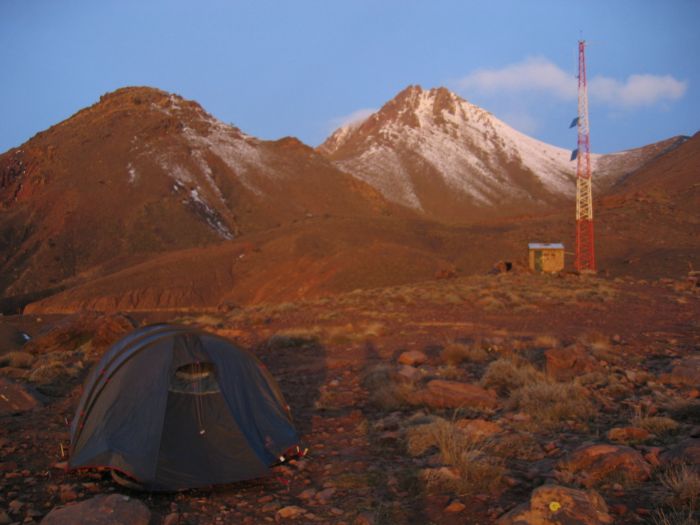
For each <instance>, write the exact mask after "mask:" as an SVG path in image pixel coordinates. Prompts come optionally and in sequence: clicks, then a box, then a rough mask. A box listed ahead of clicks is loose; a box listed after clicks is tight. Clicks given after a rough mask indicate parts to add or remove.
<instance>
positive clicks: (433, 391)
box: [413, 379, 498, 409]
mask: <svg viewBox="0 0 700 525" xmlns="http://www.w3.org/2000/svg"><path fill="white" fill-rule="evenodd" d="M413 397H414V401H415V402H416V403H417V404H424V405H428V406H431V407H434V408H465V407H468V408H482V409H493V408H496V406H498V397H497V396H496V393H495V392H494V391H493V390H485V389H484V388H481V387H480V386H477V385H472V384H469V383H460V382H458V381H445V380H442V379H434V380H432V381H429V382H428V384H427V385H426V387H425V389H424V390H420V391H418V392H416V393H415V394H414V396H413Z"/></svg>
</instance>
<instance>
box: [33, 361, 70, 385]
mask: <svg viewBox="0 0 700 525" xmlns="http://www.w3.org/2000/svg"><path fill="white" fill-rule="evenodd" d="M67 375H68V372H67V370H66V367H65V366H63V363H60V362H58V361H50V362H48V363H47V364H45V365H41V366H39V367H37V368H35V369H34V370H32V373H31V374H29V377H28V378H27V379H28V380H29V381H30V382H32V383H38V384H48V383H52V382H53V381H55V380H56V379H58V378H59V377H61V376H67Z"/></svg>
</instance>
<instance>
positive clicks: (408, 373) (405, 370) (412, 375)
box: [396, 365, 423, 383]
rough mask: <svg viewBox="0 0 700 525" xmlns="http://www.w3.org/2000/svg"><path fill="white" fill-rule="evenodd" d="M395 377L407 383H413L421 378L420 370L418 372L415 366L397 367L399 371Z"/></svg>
mask: <svg viewBox="0 0 700 525" xmlns="http://www.w3.org/2000/svg"><path fill="white" fill-rule="evenodd" d="M396 375H397V377H398V378H399V379H402V380H404V381H408V382H409V383H415V382H417V381H419V380H420V378H421V377H422V376H423V374H421V371H420V370H418V369H417V368H416V367H415V366H410V365H401V366H399V370H398V372H397V373H396Z"/></svg>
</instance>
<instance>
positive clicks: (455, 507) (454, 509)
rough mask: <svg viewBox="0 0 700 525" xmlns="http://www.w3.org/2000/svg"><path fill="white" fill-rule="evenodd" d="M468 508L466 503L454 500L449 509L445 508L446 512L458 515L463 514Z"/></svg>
mask: <svg viewBox="0 0 700 525" xmlns="http://www.w3.org/2000/svg"><path fill="white" fill-rule="evenodd" d="M466 508H467V506H466V505H465V504H464V503H462V502H461V501H457V500H454V501H453V502H452V503H450V504H449V505H448V506H447V507H445V512H449V513H451V514H457V513H458V512H462V511H463V510H464V509H466Z"/></svg>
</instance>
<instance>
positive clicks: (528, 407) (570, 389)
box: [510, 379, 595, 429]
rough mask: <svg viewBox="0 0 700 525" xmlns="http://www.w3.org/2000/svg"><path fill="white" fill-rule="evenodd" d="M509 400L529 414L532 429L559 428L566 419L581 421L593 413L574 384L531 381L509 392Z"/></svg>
mask: <svg viewBox="0 0 700 525" xmlns="http://www.w3.org/2000/svg"><path fill="white" fill-rule="evenodd" d="M510 401H511V404H512V406H513V407H514V408H517V409H520V410H522V411H523V412H525V413H526V414H528V415H529V416H531V417H532V422H531V424H532V426H534V427H536V428H544V429H554V428H559V427H561V426H562V425H563V424H564V423H566V422H567V421H576V422H580V421H585V420H587V419H589V418H591V417H593V415H594V414H595V407H594V405H593V403H592V402H591V401H590V399H589V398H588V396H587V395H586V393H585V392H584V391H583V389H582V388H581V387H579V386H578V385H576V384H574V383H558V382H553V381H549V380H546V379H545V380H541V381H535V382H532V383H528V384H525V385H523V386H522V387H520V388H519V389H517V390H515V391H513V392H512V394H511V397H510Z"/></svg>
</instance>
